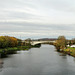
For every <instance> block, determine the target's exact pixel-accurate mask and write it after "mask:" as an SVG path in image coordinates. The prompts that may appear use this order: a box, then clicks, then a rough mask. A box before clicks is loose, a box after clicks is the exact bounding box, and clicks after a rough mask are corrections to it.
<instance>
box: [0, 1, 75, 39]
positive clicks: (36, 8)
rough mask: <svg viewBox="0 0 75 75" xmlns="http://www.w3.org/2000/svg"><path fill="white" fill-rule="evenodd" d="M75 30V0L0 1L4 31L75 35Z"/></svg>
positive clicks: (27, 34) (0, 23)
mask: <svg viewBox="0 0 75 75" xmlns="http://www.w3.org/2000/svg"><path fill="white" fill-rule="evenodd" d="M74 33H75V1H74V0H12V1H10V0H2V1H0V35H11V36H16V37H17V36H18V37H19V36H20V35H21V36H22V37H25V38H27V37H31V38H40V37H52V36H53V37H57V36H59V35H65V36H67V37H71V38H72V37H73V36H75V35H74Z"/></svg>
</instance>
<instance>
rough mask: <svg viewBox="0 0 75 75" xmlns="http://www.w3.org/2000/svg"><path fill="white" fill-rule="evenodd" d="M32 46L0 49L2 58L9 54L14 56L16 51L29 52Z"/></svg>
mask: <svg viewBox="0 0 75 75" xmlns="http://www.w3.org/2000/svg"><path fill="white" fill-rule="evenodd" d="M30 48H31V46H18V47H8V48H2V49H0V54H1V55H0V57H5V56H7V55H8V54H14V53H16V51H20V50H29V49H30Z"/></svg>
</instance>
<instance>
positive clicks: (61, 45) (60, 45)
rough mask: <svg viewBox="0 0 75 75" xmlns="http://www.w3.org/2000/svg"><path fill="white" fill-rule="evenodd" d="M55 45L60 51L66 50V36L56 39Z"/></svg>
mask: <svg viewBox="0 0 75 75" xmlns="http://www.w3.org/2000/svg"><path fill="white" fill-rule="evenodd" d="M55 46H56V48H57V50H58V51H60V49H62V50H64V48H65V47H66V38H65V37H64V36H59V37H58V39H57V40H56V43H55Z"/></svg>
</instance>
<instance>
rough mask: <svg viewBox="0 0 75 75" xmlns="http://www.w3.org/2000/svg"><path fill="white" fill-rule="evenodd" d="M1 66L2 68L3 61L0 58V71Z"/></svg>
mask: <svg viewBox="0 0 75 75" xmlns="http://www.w3.org/2000/svg"><path fill="white" fill-rule="evenodd" d="M2 68H3V61H2V59H0V72H1V71H2Z"/></svg>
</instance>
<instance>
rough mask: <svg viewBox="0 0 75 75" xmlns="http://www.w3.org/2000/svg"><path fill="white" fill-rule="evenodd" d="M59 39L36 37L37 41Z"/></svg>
mask: <svg viewBox="0 0 75 75" xmlns="http://www.w3.org/2000/svg"><path fill="white" fill-rule="evenodd" d="M54 40H57V38H40V39H35V41H54Z"/></svg>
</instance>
